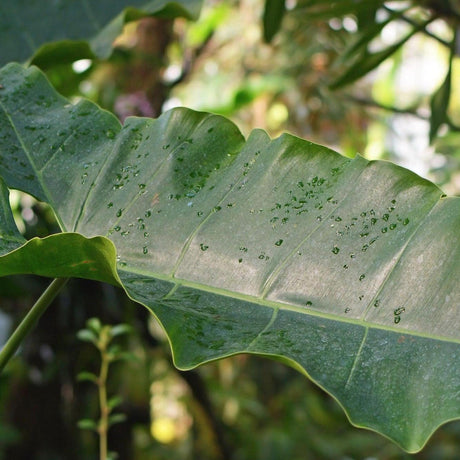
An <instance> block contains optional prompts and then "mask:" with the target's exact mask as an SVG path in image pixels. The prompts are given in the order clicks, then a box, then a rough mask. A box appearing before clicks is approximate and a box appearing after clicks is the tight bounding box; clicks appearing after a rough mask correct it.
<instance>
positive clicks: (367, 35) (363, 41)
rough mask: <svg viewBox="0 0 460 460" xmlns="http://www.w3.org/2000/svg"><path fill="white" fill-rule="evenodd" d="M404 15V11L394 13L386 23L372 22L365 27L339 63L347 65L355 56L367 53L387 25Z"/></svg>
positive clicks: (340, 57)
mask: <svg viewBox="0 0 460 460" xmlns="http://www.w3.org/2000/svg"><path fill="white" fill-rule="evenodd" d="M402 13H403V11H396V12H393V13H392V14H391V15H390V16H389V17H388V18H387V19H386V20H385V21H382V22H375V21H372V22H370V23H369V24H368V25H367V26H366V27H363V29H362V31H361V32H360V33H358V34H357V37H356V39H355V40H353V41H351V44H350V46H348V47H347V48H346V50H345V52H344V53H342V54H341V55H340V56H339V58H338V62H340V63H344V64H345V63H346V62H347V61H349V60H350V59H353V57H354V56H357V55H359V54H360V53H362V52H366V51H365V50H366V49H367V46H368V45H369V43H370V42H371V41H372V40H373V39H374V38H375V37H377V35H379V34H380V32H381V31H382V29H383V28H384V27H385V26H386V25H388V24H389V23H390V22H392V21H394V20H395V19H397V18H398V17H400V16H401V15H402Z"/></svg>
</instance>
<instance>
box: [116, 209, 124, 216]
mask: <svg viewBox="0 0 460 460" xmlns="http://www.w3.org/2000/svg"><path fill="white" fill-rule="evenodd" d="M122 214H123V209H119V210H118V211H117V217H121V215H122Z"/></svg>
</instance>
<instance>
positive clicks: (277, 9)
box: [263, 0, 286, 43]
mask: <svg viewBox="0 0 460 460" xmlns="http://www.w3.org/2000/svg"><path fill="white" fill-rule="evenodd" d="M285 11H286V6H285V4H284V0H265V8H264V16H263V24H264V40H265V42H266V43H270V42H271V41H272V39H273V37H274V36H275V34H276V33H277V32H278V30H279V28H280V26H281V22H282V21H283V16H284V13H285Z"/></svg>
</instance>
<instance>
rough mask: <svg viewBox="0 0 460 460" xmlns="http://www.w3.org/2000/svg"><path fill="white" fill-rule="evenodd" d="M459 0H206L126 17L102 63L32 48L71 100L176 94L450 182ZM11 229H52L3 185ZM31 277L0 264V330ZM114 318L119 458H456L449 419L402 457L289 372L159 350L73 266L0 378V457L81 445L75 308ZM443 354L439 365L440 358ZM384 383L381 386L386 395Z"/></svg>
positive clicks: (175, 101)
mask: <svg viewBox="0 0 460 460" xmlns="http://www.w3.org/2000/svg"><path fill="white" fill-rule="evenodd" d="M459 26H460V2H458V1H457V0H419V1H415V0H412V1H406V0H405V1H383V0H341V1H326V0H316V1H314V0H298V1H296V0H285V1H284V0H266V1H265V2H263V1H262V0H240V1H236V0H233V1H229V0H226V1H215V0H207V1H206V2H205V3H204V5H203V10H202V14H201V17H200V19H199V20H198V21H197V22H194V23H192V22H188V21H186V20H184V19H176V20H174V21H173V20H162V19H157V18H144V19H142V20H140V21H138V22H131V23H129V24H128V25H127V26H126V27H125V30H124V32H123V34H122V35H121V36H120V37H118V38H117V40H116V42H115V48H114V52H113V53H112V56H111V57H110V58H109V59H108V60H105V61H97V60H87V59H85V60H78V61H75V62H73V63H68V64H62V63H60V64H57V65H53V64H52V60H48V61H47V62H46V63H44V64H42V67H43V68H44V70H45V71H46V73H47V75H48V77H49V79H50V80H51V82H52V83H53V85H54V86H55V87H56V88H57V90H58V91H60V92H61V93H62V94H64V95H65V96H67V97H69V98H71V99H72V100H78V98H81V97H86V98H90V99H92V100H94V101H95V102H97V103H98V104H100V105H101V106H102V107H104V108H106V109H108V110H110V111H112V112H114V113H115V114H116V115H117V116H118V117H119V118H120V119H121V120H122V121H123V120H124V119H125V118H126V117H127V116H130V115H138V116H149V117H156V116H158V115H159V114H160V113H161V112H162V111H164V110H167V109H169V108H172V107H175V106H178V105H184V106H187V107H190V108H194V109H196V110H206V111H211V112H215V113H220V114H223V115H225V116H227V117H230V118H231V119H232V120H234V121H235V123H236V124H237V125H238V126H239V127H240V129H241V130H242V132H243V133H244V134H246V135H247V134H248V133H249V132H250V130H252V129H254V128H262V129H265V130H267V131H268V132H269V133H270V135H271V136H273V137H275V136H277V135H279V134H280V133H281V132H283V131H289V132H291V133H293V134H295V135H298V136H300V137H304V138H307V139H309V140H312V141H315V142H318V143H321V144H326V145H328V146H330V147H332V148H334V149H336V150H338V151H339V152H341V153H343V154H345V155H348V156H354V155H356V154H357V153H359V154H361V155H364V156H365V157H367V158H369V159H385V160H391V161H393V162H396V163H398V164H401V165H403V166H405V167H407V168H409V169H412V170H413V171H415V172H417V173H418V174H420V175H422V176H423V177H426V178H428V179H430V180H432V181H434V182H435V183H437V184H438V185H439V186H440V187H441V188H442V189H443V190H444V191H445V192H446V193H448V194H454V195H459V194H460V149H459V147H458V145H459V142H460V102H459V101H460V98H459V95H460V80H459V78H458V76H459V72H460V61H459V55H460V40H459V38H458V37H460V34H457V30H458V28H459ZM11 203H12V207H13V210H14V213H15V218H16V221H17V223H18V226H19V228H20V230H21V231H22V232H23V233H24V234H25V235H26V237H32V236H37V235H38V236H44V235H47V234H49V233H53V232H56V231H58V228H57V226H56V223H55V221H54V217H53V215H52V213H51V212H50V210H49V209H48V208H47V207H46V206H44V205H42V204H41V203H37V202H36V201H35V200H33V199H32V198H31V197H29V196H27V195H24V194H19V193H17V192H13V193H12V194H11ZM46 284H47V281H46V280H41V279H37V278H32V277H11V278H3V279H0V307H1V308H0V339H1V340H5V337H6V336H7V334H8V333H9V331H10V329H11V328H12V327H13V326H14V325H15V324H17V323H18V322H19V321H20V319H21V318H22V317H23V316H24V314H25V312H26V311H27V310H28V308H29V307H30V305H31V304H32V303H33V301H34V299H36V298H37V297H38V296H39V295H40V293H41V292H42V290H43V289H44V286H45V285H46ZM95 315H96V316H98V317H99V318H101V320H102V321H103V322H105V323H107V324H117V323H121V322H123V323H128V324H131V325H133V326H134V329H135V331H136V332H135V333H134V334H131V335H130V336H129V338H126V340H125V343H124V346H125V347H126V350H128V351H130V352H131V353H132V354H133V356H135V357H136V359H133V360H130V361H128V362H121V363H116V364H114V366H113V371H111V377H110V381H109V389H110V393H111V394H119V395H120V396H122V397H123V401H124V402H123V404H122V406H121V407H120V411H121V412H123V413H124V414H125V415H126V420H125V421H124V422H123V423H120V424H117V425H116V426H114V427H113V428H112V429H111V431H110V433H109V447H110V449H111V450H113V451H116V452H118V454H119V458H120V459H121V460H147V459H154V460H188V459H203V460H214V459H216V460H217V459H223V460H257V459H261V460H262V459H263V460H270V459H273V460H278V459H292V460H301V459H344V460H345V459H368V460H370V459H377V460H390V459H398V460H399V459H406V458H413V457H415V458H420V459H440V458H442V459H457V458H458V449H459V447H460V423H459V422H452V423H450V424H447V425H445V426H444V427H442V428H441V429H440V430H438V431H437V432H436V433H435V435H434V437H433V438H432V439H431V441H430V442H429V444H428V446H427V447H426V448H425V449H424V450H423V451H422V452H421V453H420V454H416V455H415V456H412V455H411V456H410V455H408V454H405V453H404V452H403V451H401V450H400V449H399V448H398V447H397V446H395V445H394V444H392V443H391V442H389V441H388V440H386V439H384V438H383V437H381V436H379V435H376V434H374V433H372V432H369V431H364V430H359V429H356V428H353V427H352V426H351V425H350V424H349V423H348V421H347V419H346V416H345V415H344V413H343V411H342V409H341V408H340V407H339V406H338V404H337V403H336V402H335V401H334V400H333V399H332V398H330V397H329V396H327V395H325V394H324V392H322V391H321V390H320V389H318V388H317V387H316V386H314V385H313V384H312V383H310V382H309V381H307V380H306V379H305V378H304V377H303V376H301V375H300V374H298V373H296V372H295V371H294V370H292V369H290V368H287V367H285V366H283V365H281V364H278V363H276V362H273V361H269V360H267V359H262V358H258V357H253V356H250V355H241V356H235V357H232V358H229V359H226V360H223V361H219V362H216V363H211V364H208V365H206V366H203V367H201V368H198V369H196V370H193V371H189V372H181V371H178V370H176V369H175V368H174V367H173V366H172V364H171V356H170V351H169V345H168V342H167V339H166V337H165V336H164V334H163V332H162V330H161V328H160V327H159V326H158V325H157V324H156V323H155V320H154V319H153V318H152V317H151V315H150V314H149V313H148V312H147V311H146V309H144V308H142V307H139V306H138V305H134V304H133V303H132V302H130V301H129V300H128V299H127V298H126V296H125V295H124V294H123V293H122V292H121V291H119V290H118V289H116V288H114V287H112V286H108V285H103V284H100V283H93V282H90V281H83V280H73V281H72V282H71V283H70V284H69V286H68V288H67V290H66V291H65V293H64V294H63V295H61V296H60V297H59V299H58V300H57V301H56V302H55V304H54V305H53V306H52V307H51V308H50V309H49V310H48V311H47V313H46V314H45V316H44V317H43V318H42V320H41V321H40V327H39V328H37V329H36V330H35V331H34V333H33V334H32V335H31V336H30V337H29V339H28V340H27V341H26V343H24V344H23V347H22V349H21V351H20V353H19V355H18V356H17V357H16V358H15V360H14V361H13V362H12V363H11V364H10V366H9V368H8V370H7V372H6V373H5V374H3V375H1V376H0V460H2V459H7V460H9V459H14V460H22V459H24V460H25V459H27V460H42V459H46V460H54V459H56V460H61V459H69V460H90V459H94V458H96V455H97V454H96V452H97V438H96V436H95V435H94V434H93V433H90V432H85V431H79V430H78V429H77V428H76V427H77V422H78V420H80V419H82V418H88V417H89V418H92V417H93V418H94V415H95V414H96V406H97V403H96V395H95V392H94V388H93V386H91V385H90V384H87V383H82V382H77V375H78V373H79V372H81V371H82V370H84V369H85V370H86V369H96V368H97V366H98V362H97V354H95V353H94V352H93V350H91V348H90V347H86V346H85V345H82V344H81V342H79V341H78V340H77V337H76V333H77V331H78V330H79V329H81V328H82V327H84V324H85V321H86V320H87V319H88V318H89V317H91V316H95ZM453 365H455V363H453ZM395 397H397V394H395Z"/></svg>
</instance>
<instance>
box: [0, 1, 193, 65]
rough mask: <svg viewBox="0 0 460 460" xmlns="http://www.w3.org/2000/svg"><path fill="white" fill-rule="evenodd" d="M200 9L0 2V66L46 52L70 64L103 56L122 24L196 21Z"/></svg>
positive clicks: (186, 4)
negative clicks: (150, 18)
mask: <svg viewBox="0 0 460 460" xmlns="http://www.w3.org/2000/svg"><path fill="white" fill-rule="evenodd" d="M200 8H201V0H176V1H168V0H153V1H146V0H130V1H126V0H98V1H88V0H77V1H64V0H58V1H55V0H40V1H37V0H33V1H31V0H2V2H0V42H1V43H2V51H1V53H0V65H4V64H6V63H7V62H9V61H25V60H27V59H28V58H30V57H31V56H33V55H34V54H35V53H37V51H38V50H40V53H39V54H41V57H40V59H42V60H44V61H46V59H47V56H48V55H49V54H52V55H53V57H54V60H55V61H56V57H57V56H58V55H60V56H61V58H62V59H66V60H68V59H69V60H70V62H72V61H75V60H77V59H83V58H93V57H98V58H106V57H108V56H109V54H110V52H111V50H112V44H113V41H114V40H115V38H116V37H117V36H118V35H119V34H120V33H121V32H122V30H123V26H124V24H125V23H126V22H129V21H132V20H136V19H140V18H141V17H143V16H151V15H153V16H158V17H162V18H175V17H178V16H182V17H186V18H196V17H197V16H198V14H199V12H200ZM55 42H62V43H60V44H58V45H56V43H55ZM62 46H63V49H64V50H65V53H64V54H63V53H60V51H59V49H58V48H59V47H62ZM56 53H58V54H56Z"/></svg>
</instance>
